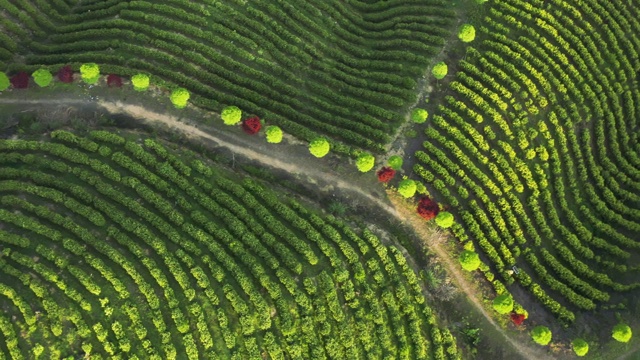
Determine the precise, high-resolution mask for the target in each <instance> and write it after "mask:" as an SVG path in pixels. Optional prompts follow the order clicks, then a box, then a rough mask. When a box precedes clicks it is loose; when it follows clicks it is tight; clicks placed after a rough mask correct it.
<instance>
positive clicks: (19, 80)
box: [11, 71, 29, 89]
mask: <svg viewBox="0 0 640 360" xmlns="http://www.w3.org/2000/svg"><path fill="white" fill-rule="evenodd" d="M11 85H13V88H14V89H26V88H28V87H29V74H27V73H26V72H24V71H20V72H19V73H17V74H15V75H13V76H12V77H11Z"/></svg>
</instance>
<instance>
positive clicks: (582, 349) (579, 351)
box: [571, 338, 589, 356]
mask: <svg viewBox="0 0 640 360" xmlns="http://www.w3.org/2000/svg"><path fill="white" fill-rule="evenodd" d="M571 347H572V348H573V352H575V353H576V355H577V356H585V355H587V353H588V352H589V343H587V342H586V341H585V340H584V339H580V338H578V339H575V340H573V341H572V342H571Z"/></svg>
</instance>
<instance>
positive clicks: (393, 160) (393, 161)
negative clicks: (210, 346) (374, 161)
mask: <svg viewBox="0 0 640 360" xmlns="http://www.w3.org/2000/svg"><path fill="white" fill-rule="evenodd" d="M402 162H403V161H402V157H401V156H400V155H393V156H391V157H389V160H388V161H387V163H388V164H389V167H390V168H392V169H393V170H396V171H398V170H400V169H402Z"/></svg>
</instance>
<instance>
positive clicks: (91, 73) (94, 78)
mask: <svg viewBox="0 0 640 360" xmlns="http://www.w3.org/2000/svg"><path fill="white" fill-rule="evenodd" d="M80 75H81V76H82V80H83V81H84V82H85V83H87V84H90V85H93V84H95V83H97V82H98V79H100V66H98V64H96V63H86V64H82V66H80Z"/></svg>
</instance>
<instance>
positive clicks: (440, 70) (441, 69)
mask: <svg viewBox="0 0 640 360" xmlns="http://www.w3.org/2000/svg"><path fill="white" fill-rule="evenodd" d="M448 72H449V67H448V66H447V64H446V63H445V62H444V61H440V62H439V63H437V64H435V66H434V67H433V69H432V70H431V74H433V77H435V78H436V79H438V80H442V79H444V77H445V76H447V73H448Z"/></svg>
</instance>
